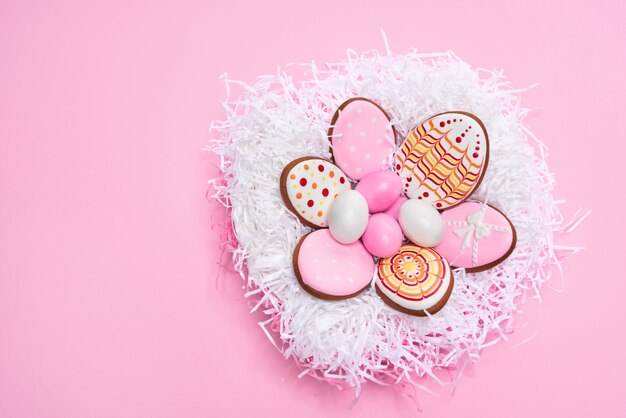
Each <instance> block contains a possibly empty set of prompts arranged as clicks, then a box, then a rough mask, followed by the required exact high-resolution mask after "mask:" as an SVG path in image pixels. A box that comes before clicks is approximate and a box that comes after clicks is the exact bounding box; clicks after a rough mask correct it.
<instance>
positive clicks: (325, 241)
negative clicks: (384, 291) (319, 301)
mask: <svg viewBox="0 0 626 418" xmlns="http://www.w3.org/2000/svg"><path fill="white" fill-rule="evenodd" d="M293 269H294V272H295V274H296V278H297V279H298V281H299V282H300V285H302V287H303V288H304V290H306V291H307V292H309V293H310V294H312V295H313V296H316V297H319V298H324V299H333V300H338V299H347V298H351V297H354V296H356V295H358V294H359V293H361V292H362V291H363V290H365V289H366V288H367V287H368V286H369V285H370V283H371V281H372V278H373V277H374V270H375V266H374V260H373V259H372V256H371V255H369V254H368V252H367V251H366V250H365V247H364V246H363V244H362V243H361V241H356V242H353V243H352V244H348V245H346V244H341V243H339V242H337V241H335V239H334V238H333V237H332V236H331V235H330V232H329V231H328V229H320V230H317V231H314V232H312V233H310V234H308V235H305V236H304V237H303V238H302V239H301V240H300V242H299V243H298V245H297V246H296V250H295V251H294V253H293Z"/></svg>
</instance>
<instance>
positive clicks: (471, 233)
mask: <svg viewBox="0 0 626 418" xmlns="http://www.w3.org/2000/svg"><path fill="white" fill-rule="evenodd" d="M442 217H443V225H444V237H443V240H442V241H441V243H440V244H439V245H437V247H435V249H436V250H437V251H438V252H439V253H440V254H441V255H443V256H444V257H446V259H447V260H448V261H449V262H450V264H452V265H453V266H455V267H463V268H465V270H466V271H468V272H477V271H483V270H487V269H489V268H491V267H494V266H495V265H497V264H499V263H501V262H502V261H504V260H505V259H506V258H507V257H508V256H509V255H510V254H511V253H512V252H513V249H514V248H515V244H516V241H517V235H516V232H515V227H513V224H512V223H511V221H510V220H509V219H508V218H507V217H506V216H504V214H503V213H502V212H500V211H499V210H497V209H496V208H494V207H492V206H489V205H484V204H482V203H479V202H473V201H470V202H464V203H462V204H460V205H458V206H456V207H454V208H452V209H449V210H446V211H445V212H443V214H442Z"/></svg>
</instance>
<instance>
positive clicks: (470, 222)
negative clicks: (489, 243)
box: [443, 206, 509, 265]
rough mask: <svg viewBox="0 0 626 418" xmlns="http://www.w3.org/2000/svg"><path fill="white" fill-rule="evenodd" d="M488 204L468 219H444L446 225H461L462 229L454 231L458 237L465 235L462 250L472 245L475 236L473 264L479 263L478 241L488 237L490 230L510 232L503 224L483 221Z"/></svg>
mask: <svg viewBox="0 0 626 418" xmlns="http://www.w3.org/2000/svg"><path fill="white" fill-rule="evenodd" d="M486 208H487V206H483V207H482V208H481V209H480V210H479V211H478V212H474V213H472V214H470V215H467V221H445V220H444V221H443V225H444V226H460V227H462V228H461V229H455V230H454V231H453V232H454V234H455V235H456V236H457V237H463V241H462V242H461V251H464V250H466V249H468V248H470V247H471V245H472V237H474V248H473V249H472V264H473V265H477V264H478V241H480V240H481V239H484V238H487V237H488V236H489V233H490V231H498V232H509V230H508V229H507V228H505V227H503V226H499V225H491V224H486V223H484V222H483V218H484V217H485V210H486Z"/></svg>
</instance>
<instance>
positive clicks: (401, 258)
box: [376, 244, 454, 316]
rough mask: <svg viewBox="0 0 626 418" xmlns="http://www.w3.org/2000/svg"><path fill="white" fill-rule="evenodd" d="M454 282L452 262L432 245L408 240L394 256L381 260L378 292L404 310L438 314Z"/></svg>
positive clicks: (423, 314) (377, 276) (413, 312)
mask: <svg viewBox="0 0 626 418" xmlns="http://www.w3.org/2000/svg"><path fill="white" fill-rule="evenodd" d="M453 286H454V276H453V275H452V273H451V270H450V266H449V265H448V262H447V261H446V260H445V259H444V258H443V257H442V256H441V255H440V254H439V253H438V252H437V251H435V250H433V249H432V248H423V247H419V246H417V245H413V244H407V245H403V246H402V247H401V248H400V251H399V252H398V253H397V254H395V255H394V256H392V257H389V258H381V259H380V260H379V261H378V269H377V273H376V292H377V293H378V295H379V296H380V297H381V298H382V299H383V300H384V301H385V303H387V304H388V305H389V306H391V307H392V308H394V309H397V310H399V311H401V312H404V313H407V314H410V315H416V316H426V312H428V313H429V314H435V313H436V312H438V311H439V310H440V309H441V308H443V306H444V305H445V304H446V302H447V301H448V298H449V297H450V293H451V292H452V288H453Z"/></svg>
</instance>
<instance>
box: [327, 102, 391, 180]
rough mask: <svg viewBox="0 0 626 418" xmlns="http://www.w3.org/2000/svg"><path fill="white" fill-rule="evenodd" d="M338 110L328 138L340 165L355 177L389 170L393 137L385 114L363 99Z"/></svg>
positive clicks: (350, 175)
mask: <svg viewBox="0 0 626 418" xmlns="http://www.w3.org/2000/svg"><path fill="white" fill-rule="evenodd" d="M339 112H340V113H339V117H338V118H337V120H336V121H335V124H334V126H333V132H332V137H331V138H330V139H331V142H332V146H333V156H334V159H335V162H336V163H337V165H338V166H339V168H341V169H342V170H343V172H344V173H346V174H347V175H348V176H349V177H351V178H352V179H354V180H360V179H361V178H362V177H363V176H365V175H366V174H368V173H371V172H373V171H378V170H384V169H389V168H390V161H391V159H392V156H393V153H394V150H395V138H394V135H393V129H391V126H390V124H389V119H387V115H385V113H384V112H383V111H382V110H380V109H379V108H378V107H377V106H376V105H375V104H373V103H371V102H369V101H367V100H362V99H356V100H353V101H351V102H350V103H348V104H347V105H346V106H345V107H344V108H343V109H341V110H339Z"/></svg>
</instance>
